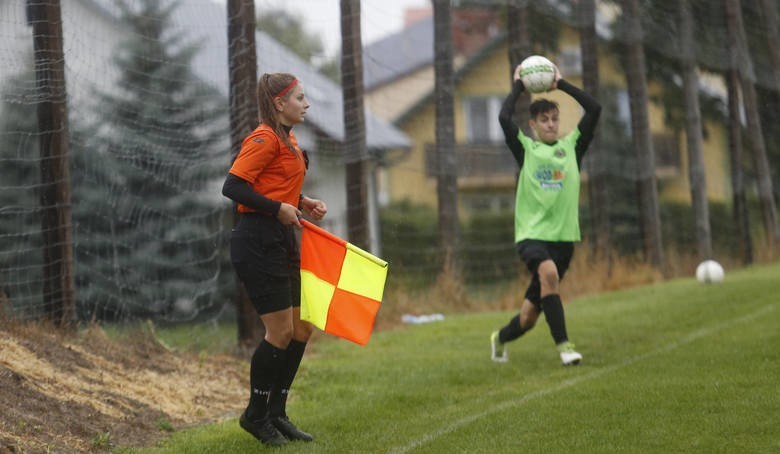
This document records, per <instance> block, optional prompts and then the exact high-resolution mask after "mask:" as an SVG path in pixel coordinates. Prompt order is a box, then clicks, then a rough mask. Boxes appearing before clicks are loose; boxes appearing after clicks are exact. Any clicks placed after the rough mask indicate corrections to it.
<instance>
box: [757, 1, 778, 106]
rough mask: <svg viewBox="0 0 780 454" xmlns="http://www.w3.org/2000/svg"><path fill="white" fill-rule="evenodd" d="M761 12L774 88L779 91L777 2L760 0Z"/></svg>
mask: <svg viewBox="0 0 780 454" xmlns="http://www.w3.org/2000/svg"><path fill="white" fill-rule="evenodd" d="M761 12H762V14H761V15H762V16H763V17H764V24H765V25H766V30H767V33H766V41H767V48H768V49H769V61H771V62H772V68H773V69H774V71H773V72H774V78H775V90H777V91H780V31H778V24H777V2H776V1H775V0H761Z"/></svg>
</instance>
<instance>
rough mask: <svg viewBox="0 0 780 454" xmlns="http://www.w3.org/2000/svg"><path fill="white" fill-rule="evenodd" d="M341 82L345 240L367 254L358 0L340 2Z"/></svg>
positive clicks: (366, 166)
mask: <svg viewBox="0 0 780 454" xmlns="http://www.w3.org/2000/svg"><path fill="white" fill-rule="evenodd" d="M341 82H342V86H343V102H344V147H345V160H344V161H345V163H346V173H347V187H346V191H347V230H348V238H349V242H350V243H352V244H355V245H356V246H358V247H360V248H363V249H366V250H368V249H369V237H370V235H369V231H368V229H369V216H368V214H369V213H368V173H367V171H368V150H367V147H366V120H365V110H364V107H363V97H364V96H363V95H364V90H363V48H362V44H361V37H360V1H359V0H341Z"/></svg>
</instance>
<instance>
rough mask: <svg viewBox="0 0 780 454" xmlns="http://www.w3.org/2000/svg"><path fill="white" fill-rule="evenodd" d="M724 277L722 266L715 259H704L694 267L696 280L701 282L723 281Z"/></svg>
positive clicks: (714, 282) (713, 282)
mask: <svg viewBox="0 0 780 454" xmlns="http://www.w3.org/2000/svg"><path fill="white" fill-rule="evenodd" d="M724 277H725V272H724V271H723V267H722V266H721V265H720V263H718V262H716V261H715V260H705V261H703V262H701V263H700V264H699V266H697V267H696V280H698V281H699V282H701V283H702V284H716V283H718V282H723V278H724Z"/></svg>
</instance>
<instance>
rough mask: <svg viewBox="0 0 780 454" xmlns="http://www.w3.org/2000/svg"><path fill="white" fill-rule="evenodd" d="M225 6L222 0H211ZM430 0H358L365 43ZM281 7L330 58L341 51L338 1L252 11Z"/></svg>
mask: <svg viewBox="0 0 780 454" xmlns="http://www.w3.org/2000/svg"><path fill="white" fill-rule="evenodd" d="M214 1H217V2H219V3H222V4H224V3H225V0H214ZM430 5H431V2H430V0H361V2H360V9H361V11H360V12H361V16H362V21H361V22H362V24H361V32H360V33H361V36H362V38H363V42H364V43H366V44H368V43H371V42H374V41H376V40H377V39H379V38H382V37H384V36H386V35H388V34H392V33H395V32H397V31H399V30H400V29H401V28H403V18H404V10H405V9H406V8H408V7H413V8H418V7H426V6H430ZM279 8H284V9H286V10H288V11H290V12H292V13H294V14H295V15H296V16H298V17H301V18H303V19H304V23H305V27H306V30H308V31H310V32H314V33H317V34H319V35H320V37H321V38H322V39H323V42H324V47H325V49H326V52H327V53H328V55H329V56H333V55H336V54H337V53H338V52H339V51H340V50H341V38H340V36H341V21H340V20H339V11H340V2H339V0H255V9H256V11H257V12H260V11H261V10H263V9H279Z"/></svg>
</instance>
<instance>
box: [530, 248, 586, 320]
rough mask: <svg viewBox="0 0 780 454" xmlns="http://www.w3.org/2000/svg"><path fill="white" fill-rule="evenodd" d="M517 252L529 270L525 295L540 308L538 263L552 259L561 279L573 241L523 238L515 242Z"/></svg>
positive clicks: (570, 253)
mask: <svg viewBox="0 0 780 454" xmlns="http://www.w3.org/2000/svg"><path fill="white" fill-rule="evenodd" d="M517 253H518V254H520V258H521V259H522V260H523V262H525V264H526V266H527V267H528V271H530V272H531V283H530V284H528V289H527V290H526V291H525V297H526V299H528V301H530V302H532V303H533V304H534V305H535V306H536V307H537V308H539V309H541V299H542V296H541V291H542V287H541V284H540V283H539V265H540V264H541V263H542V262H544V261H545V260H548V259H549V260H552V261H553V262H554V263H555V267H556V268H557V269H558V278H559V279H560V280H562V279H563V275H564V274H566V270H568V269H569V263H571V258H572V256H573V255H574V243H572V242H569V241H560V242H557V241H541V240H523V241H521V242H519V243H517Z"/></svg>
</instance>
